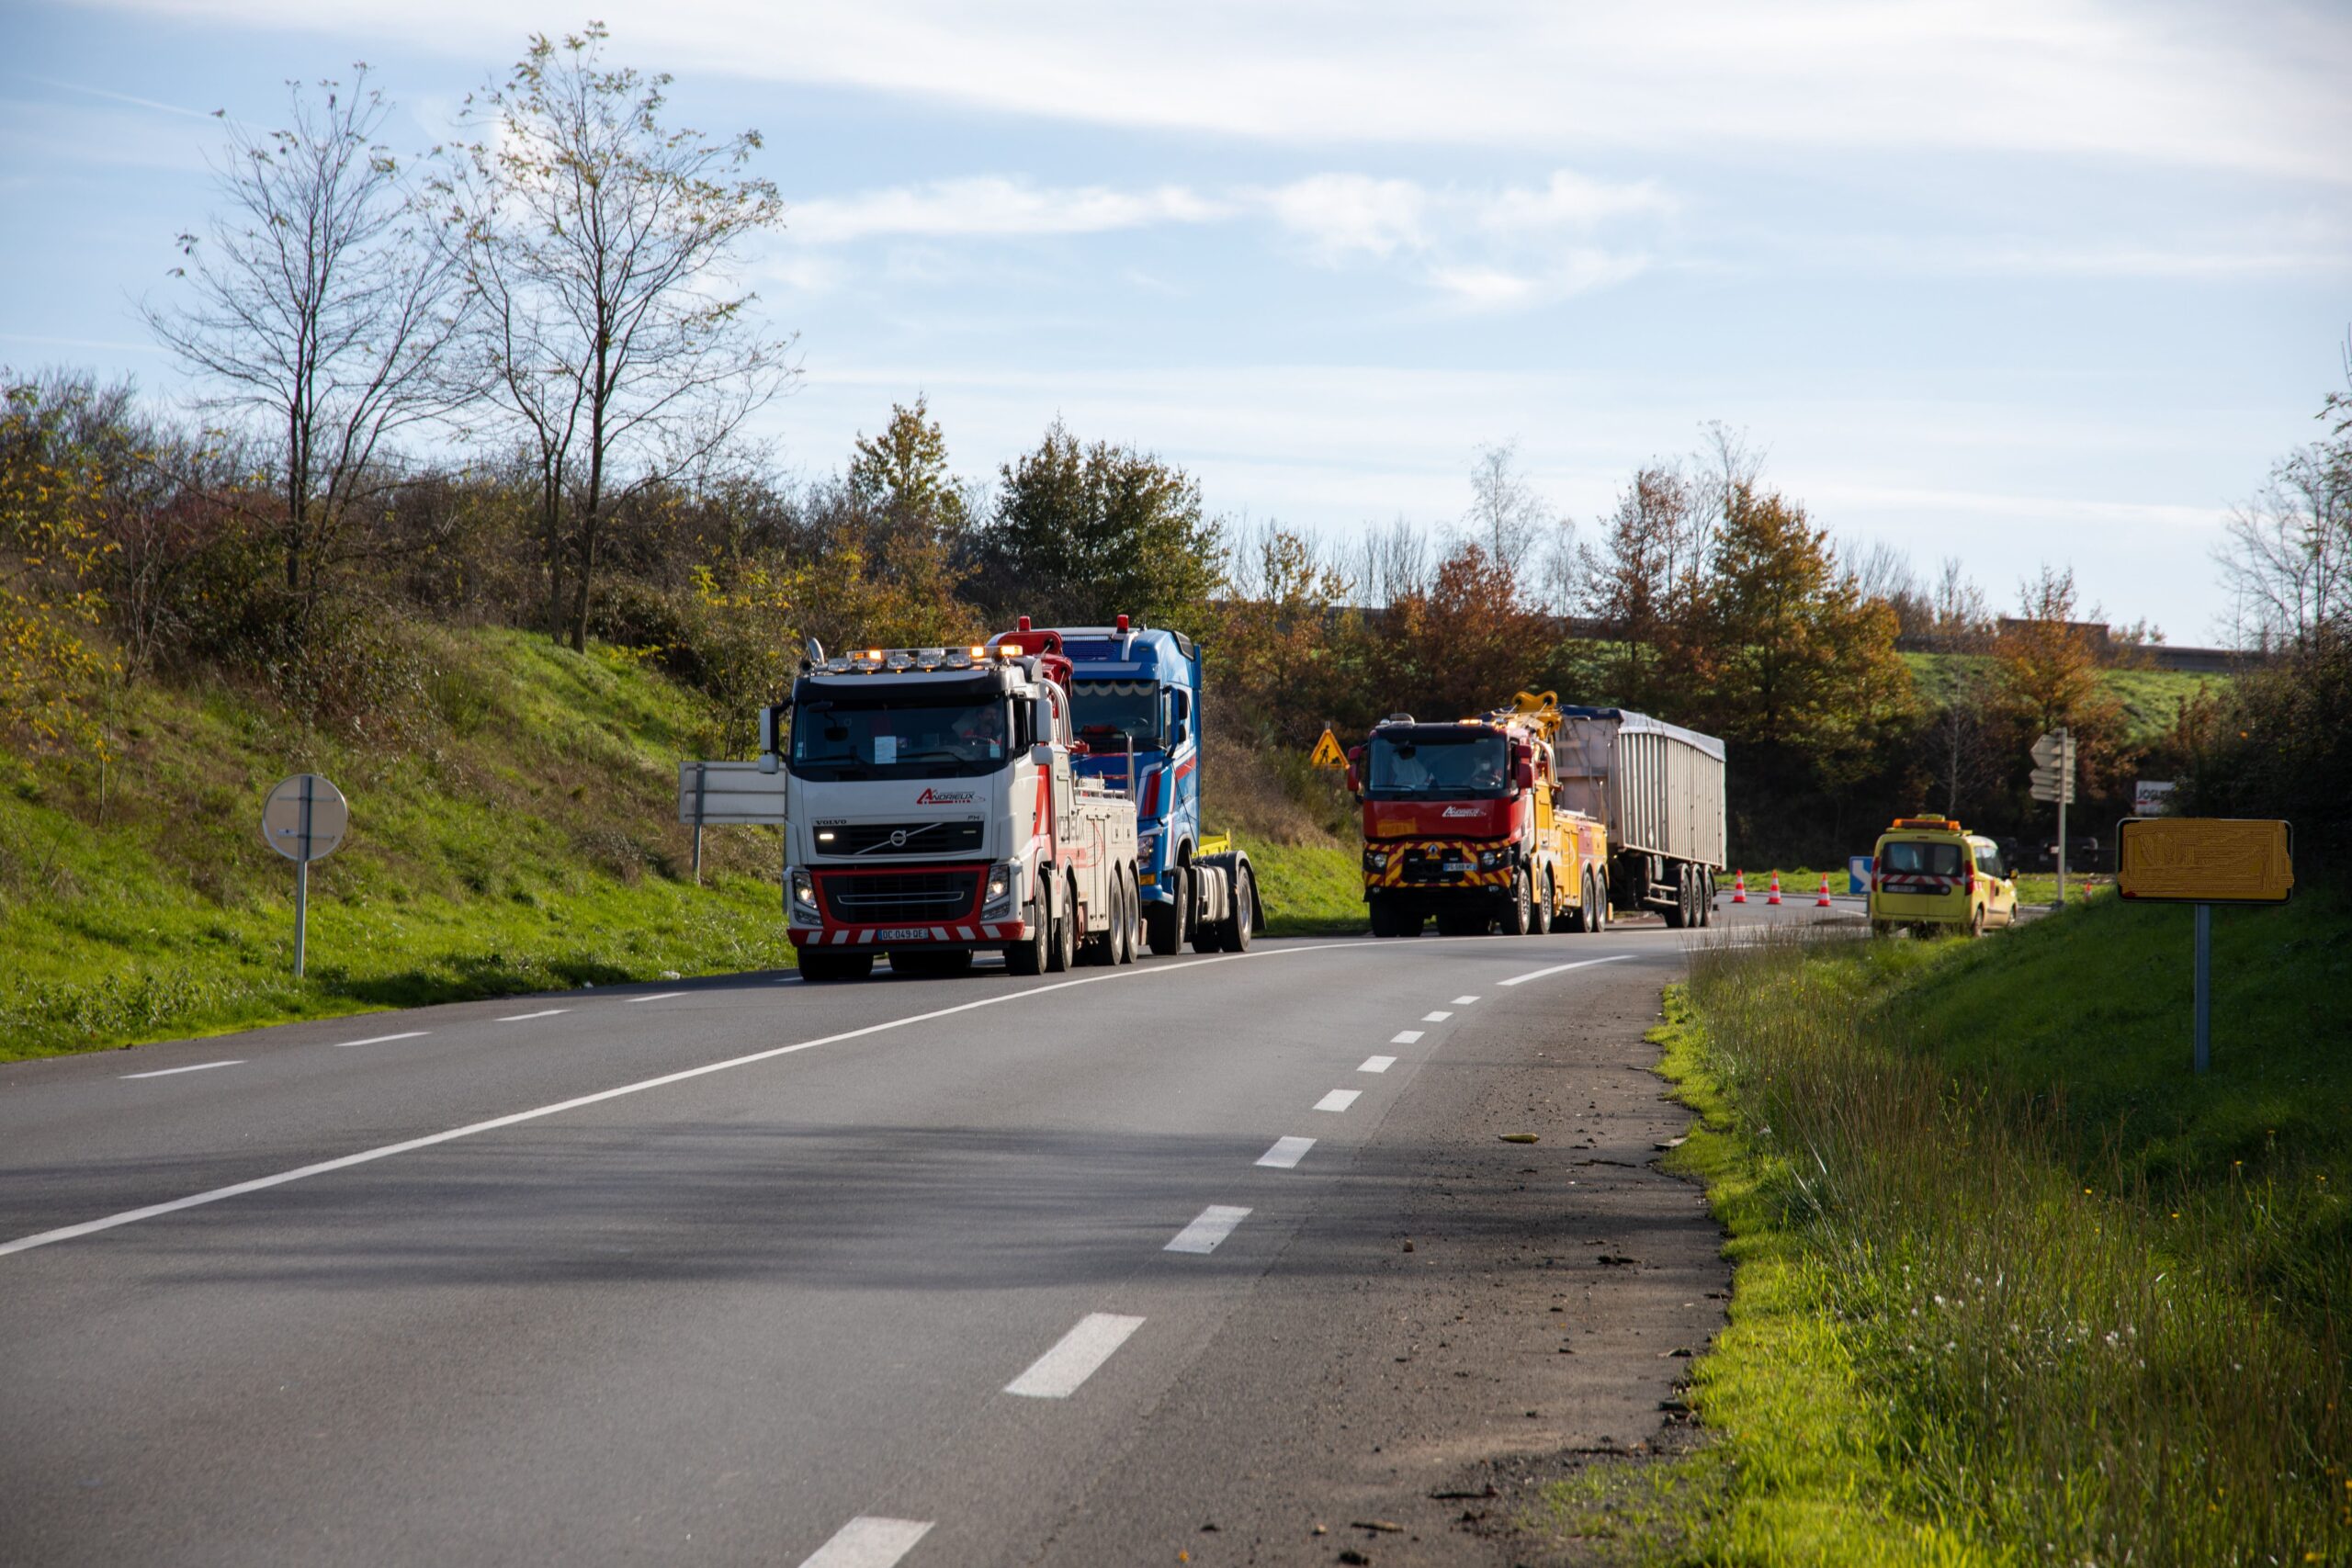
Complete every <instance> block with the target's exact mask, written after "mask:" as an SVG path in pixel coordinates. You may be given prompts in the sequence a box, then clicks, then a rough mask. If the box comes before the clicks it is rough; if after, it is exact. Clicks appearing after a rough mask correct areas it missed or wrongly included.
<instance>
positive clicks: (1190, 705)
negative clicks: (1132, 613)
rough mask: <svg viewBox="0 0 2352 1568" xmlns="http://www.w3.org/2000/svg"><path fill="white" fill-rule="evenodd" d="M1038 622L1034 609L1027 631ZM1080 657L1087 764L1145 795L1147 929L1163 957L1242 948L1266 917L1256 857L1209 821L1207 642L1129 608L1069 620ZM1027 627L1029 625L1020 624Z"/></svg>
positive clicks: (1142, 857) (1073, 699)
mask: <svg viewBox="0 0 2352 1568" xmlns="http://www.w3.org/2000/svg"><path fill="white" fill-rule="evenodd" d="M1028 629H1029V620H1028V617H1027V616H1025V615H1024V616H1023V617H1022V620H1021V630H1022V631H1026V630H1028ZM1057 634H1058V636H1059V637H1060V638H1061V646H1062V651H1063V653H1064V654H1066V655H1067V656H1068V657H1069V661H1070V708H1071V714H1072V718H1073V721H1074V728H1076V730H1077V732H1078V738H1079V739H1080V741H1082V742H1083V743H1084V744H1085V746H1086V755H1084V756H1082V757H1080V758H1079V759H1078V761H1077V762H1076V764H1075V766H1076V768H1077V770H1078V771H1079V772H1080V773H1083V774H1086V775H1089V776H1091V777H1094V778H1097V779H1101V780H1102V781H1103V782H1104V783H1105V784H1110V785H1112V786H1114V787H1115V788H1118V789H1121V790H1124V791H1125V793H1126V795H1128V797H1129V798H1131V799H1132V800H1134V801H1135V803H1136V834H1137V838H1138V843H1137V847H1136V881H1137V882H1138V883H1139V884H1140V885H1141V889H1142V895H1143V915H1144V930H1145V933H1146V936H1147V938H1148V941H1149V942H1150V946H1151V951H1152V952H1154V953H1159V954H1162V955H1165V954H1169V953H1176V952H1179V951H1181V950H1182V947H1183V945H1184V943H1186V942H1191V943H1192V944H1193V951H1194V952H1196V953H1240V952H1243V951H1245V950H1246V949H1247V948H1248V947H1249V945H1250V935H1251V933H1252V932H1253V931H1255V930H1256V929H1257V928H1258V927H1260V926H1262V925H1263V924H1264V923H1265V918H1266V916H1265V906H1264V904H1263V903H1262V902H1261V897H1260V895H1259V892H1258V878H1257V875H1256V874H1255V873H1254V872H1253V871H1252V870H1251V869H1250V857H1249V856H1248V855H1247V854H1245V853H1244V852H1242V851H1240V850H1239V849H1238V848H1235V847H1234V846H1233V845H1232V844H1231V843H1230V842H1229V841H1228V840H1227V839H1226V838H1225V837H1224V836H1223V835H1218V836H1216V837H1209V836H1205V835H1204V834H1203V833H1202V831H1201V733H1202V722H1203V712H1202V706H1201V650H1200V649H1199V647H1198V646H1197V645H1196V644H1195V643H1194V642H1193V639H1192V638H1191V637H1186V636H1185V635H1184V634H1183V633H1182V632H1173V631H1167V630H1164V629H1161V628H1159V627H1154V626H1143V625H1141V624H1139V623H1136V622H1135V621H1133V620H1132V619H1131V618H1130V617H1128V616H1125V615H1121V616H1120V617H1119V618H1118V621H1117V623H1116V624H1115V625H1113V626H1063V627H1059V628H1057ZM1008 635H1011V636H1015V637H1017V636H1019V635H1020V634H1019V632H1014V633H1012V634H1008Z"/></svg>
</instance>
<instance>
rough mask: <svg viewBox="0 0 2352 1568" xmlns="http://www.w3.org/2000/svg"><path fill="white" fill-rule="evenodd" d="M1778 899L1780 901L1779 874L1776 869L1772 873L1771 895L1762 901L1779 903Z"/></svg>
mask: <svg viewBox="0 0 2352 1568" xmlns="http://www.w3.org/2000/svg"><path fill="white" fill-rule="evenodd" d="M1780 901H1781V874H1780V873H1779V872H1777V871H1776V872H1774V873H1773V874H1772V896H1771V897H1769V898H1767V899H1765V900H1764V902H1766V903H1767V904H1777V903H1779V902H1780Z"/></svg>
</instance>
